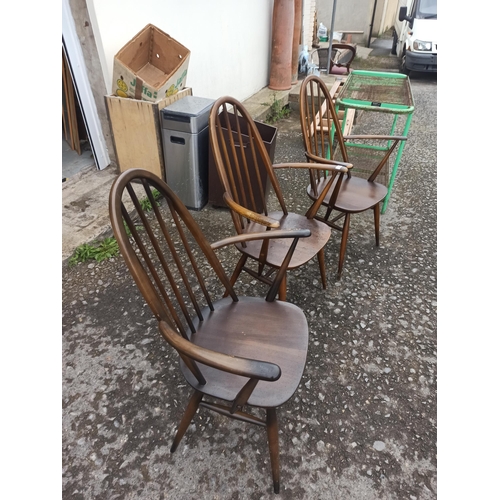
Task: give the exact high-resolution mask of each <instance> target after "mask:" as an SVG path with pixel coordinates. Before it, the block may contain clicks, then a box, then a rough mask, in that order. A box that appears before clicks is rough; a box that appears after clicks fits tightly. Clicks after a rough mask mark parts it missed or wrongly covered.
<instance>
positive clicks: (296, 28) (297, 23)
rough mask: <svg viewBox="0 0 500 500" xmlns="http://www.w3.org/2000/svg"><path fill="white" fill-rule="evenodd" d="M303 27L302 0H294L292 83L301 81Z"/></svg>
mask: <svg viewBox="0 0 500 500" xmlns="http://www.w3.org/2000/svg"><path fill="white" fill-rule="evenodd" d="M301 28H302V0H295V1H294V22H293V41H292V85H295V84H296V83H297V82H298V81H299V44H300V32H301Z"/></svg>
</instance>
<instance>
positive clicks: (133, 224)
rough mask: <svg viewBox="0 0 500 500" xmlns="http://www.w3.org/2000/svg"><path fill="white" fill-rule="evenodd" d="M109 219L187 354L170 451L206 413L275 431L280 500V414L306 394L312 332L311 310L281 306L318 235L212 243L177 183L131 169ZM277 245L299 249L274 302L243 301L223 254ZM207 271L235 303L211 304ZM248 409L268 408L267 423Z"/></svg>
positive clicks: (272, 446) (115, 189) (157, 311)
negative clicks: (306, 242) (304, 245)
mask: <svg viewBox="0 0 500 500" xmlns="http://www.w3.org/2000/svg"><path fill="white" fill-rule="evenodd" d="M155 189H156V190H157V191H158V192H159V193H160V195H161V196H162V198H163V199H161V206H159V205H158V204H157V202H156V201H155V196H154V194H156V193H154V190H155ZM143 200H149V203H150V205H151V206H152V210H151V211H150V212H146V211H145V210H144V209H143V206H144V205H145V204H143V203H142V202H143ZM109 212H110V218H111V225H112V227H113V231H114V234H115V236H116V239H117V241H118V245H119V247H120V251H121V253H122V255H123V258H124V260H125V262H126V264H127V266H128V268H129V270H130V273H131V274H132V276H133V278H134V280H135V282H136V284H137V286H138V288H139V290H140V291H141V293H142V295H143V297H144V299H145V300H146V302H147V303H148V305H149V307H150V308H151V310H152V312H153V314H154V316H155V317H156V319H157V320H158V322H159V329H160V333H161V335H162V336H163V337H164V339H165V340H166V341H167V342H168V343H169V344H170V345H171V346H172V347H173V348H174V349H175V350H176V351H177V352H178V353H179V356H180V360H179V362H180V369H181V371H182V373H183V375H184V377H185V379H186V381H187V382H188V384H189V385H190V386H191V387H192V389H193V392H192V395H191V397H190V400H189V403H188V404H187V408H186V410H185V414H184V416H183V418H182V420H181V422H180V424H179V427H178V430H177V433H176V435H175V438H174V441H173V444H172V447H171V450H170V451H171V452H174V451H175V450H176V448H177V447H178V445H179V442H180V441H181V439H182V437H183V435H184V433H185V432H186V430H187V428H188V427H189V424H190V422H191V420H192V418H193V416H194V414H195V413H196V411H197V409H198V407H200V406H201V407H203V408H207V409H210V410H213V411H215V412H218V413H220V414H222V415H225V416H227V417H231V418H234V419H236V420H240V421H243V422H246V423H252V424H256V425H259V426H262V427H265V428H266V429H267V436H268V441H269V450H270V456H271V469H272V477H273V484H274V491H275V493H278V492H279V487H280V486H279V485H280V482H279V446H278V423H277V415H276V408H277V407H279V406H281V405H282V404H284V403H285V402H286V401H288V400H289V399H290V398H291V397H292V395H293V394H294V392H295V390H296V389H297V387H298V384H299V382H300V379H301V376H302V373H303V371H304V366H305V363H306V357H307V347H308V336H309V333H308V326H307V321H306V318H305V316H304V313H303V312H302V310H301V309H299V308H298V307H297V306H295V305H293V304H290V303H288V302H282V301H275V300H274V298H275V296H276V294H277V292H278V289H279V286H280V280H282V279H283V278H284V276H285V273H286V269H287V268H288V265H289V263H290V261H291V260H292V255H293V252H294V250H295V248H296V246H297V243H298V241H299V239H300V238H307V237H308V236H310V231H309V230H299V231H267V232H263V233H249V234H244V235H239V236H234V237H231V238H227V239H225V240H222V241H219V242H217V243H214V244H212V245H210V244H209V243H208V241H207V240H206V239H205V237H204V236H203V234H202V232H201V230H200V228H199V226H198V225H197V223H196V222H195V220H194V219H193V217H192V215H191V214H190V212H189V211H188V210H187V209H186V207H185V206H184V205H183V204H182V202H181V201H180V200H179V198H178V197H177V196H176V195H175V193H174V192H173V191H172V190H171V189H170V188H169V187H168V185H166V184H165V183H164V182H163V181H162V180H161V179H159V178H158V177H157V176H155V175H154V174H152V173H151V172H147V171H145V170H141V169H132V170H127V171H125V172H123V173H122V174H121V175H120V176H119V177H118V178H117V179H116V181H115V182H114V184H113V186H112V188H111V192H110V197H109ZM135 214H137V216H135ZM276 238H280V239H287V241H290V245H288V247H287V251H286V253H285V255H284V258H283V262H282V265H281V267H280V268H279V270H278V272H277V274H276V279H275V280H274V281H273V283H272V284H271V287H270V288H269V292H268V294H267V297H266V298H265V299H264V298H255V297H237V296H236V293H235V291H234V289H233V287H232V285H231V283H230V281H229V279H228V278H227V276H226V274H225V272H224V269H223V267H222V265H221V263H220V261H219V260H218V258H217V256H216V254H215V250H216V249H219V248H221V247H223V246H226V245H233V244H242V243H243V242H251V241H253V240H255V239H260V240H265V241H271V240H274V239H276ZM207 264H208V265H207ZM207 269H211V270H212V271H213V272H214V273H215V275H216V276H215V277H216V278H217V277H218V279H219V280H220V282H222V285H223V286H224V287H225V289H226V291H227V293H228V295H229V296H228V297H226V298H223V299H219V300H213V299H212V298H211V291H212V289H213V288H214V287H215V288H219V287H218V286H216V285H214V283H215V284H217V283H219V281H217V280H216V279H215V280H212V281H209V280H208V279H207V277H206V276H204V274H205V270H207ZM219 285H220V283H219ZM206 397H209V398H215V399H216V400H217V401H218V402H216V403H214V402H211V401H209V400H207V399H206ZM221 402H226V404H222V403H221ZM227 403H228V404H227ZM243 407H245V408H246V407H257V408H263V409H265V418H261V417H259V416H257V415H255V414H253V413H248V412H247V411H243Z"/></svg>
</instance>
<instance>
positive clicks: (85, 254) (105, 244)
mask: <svg viewBox="0 0 500 500" xmlns="http://www.w3.org/2000/svg"><path fill="white" fill-rule="evenodd" d="M119 253H120V250H119V248H118V242H117V241H116V240H115V239H114V238H105V239H104V240H102V241H101V242H100V243H99V244H98V245H91V244H89V243H84V244H83V245H80V246H79V247H78V248H77V249H76V250H75V252H74V253H73V255H72V257H71V258H70V259H69V261H68V264H69V265H70V266H74V265H76V264H78V262H87V261H89V260H95V261H97V262H101V261H103V260H104V259H109V258H111V257H116V256H117V255H118V254H119Z"/></svg>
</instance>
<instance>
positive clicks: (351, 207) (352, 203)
mask: <svg viewBox="0 0 500 500" xmlns="http://www.w3.org/2000/svg"><path fill="white" fill-rule="evenodd" d="M327 182H328V177H327V178H322V179H321V181H320V182H319V183H318V187H317V189H318V193H321V192H322V191H323V189H324V187H325V185H326V183H327ZM336 183H337V181H335V182H334V183H333V185H332V187H331V188H330V190H329V192H328V194H327V195H326V198H325V201H324V203H323V204H324V205H327V204H328V200H329V199H330V196H331V194H332V192H333V189H334V187H335V184H336ZM307 194H308V195H309V197H310V198H311V199H313V200H315V199H316V196H315V195H314V193H313V191H312V189H311V185H309V186H308V187H307ZM386 195H387V187H386V186H384V185H383V184H379V183H378V182H370V181H368V180H366V179H362V178H360V177H354V176H352V177H351V178H350V179H348V178H344V179H343V181H342V186H341V188H340V192H339V195H338V197H337V202H336V203H335V207H334V208H335V209H337V210H341V211H342V212H350V213H356V212H363V211H364V210H368V209H369V208H371V207H373V206H374V205H376V204H377V203H379V202H380V201H382V200H383V199H384V198H385V196H386Z"/></svg>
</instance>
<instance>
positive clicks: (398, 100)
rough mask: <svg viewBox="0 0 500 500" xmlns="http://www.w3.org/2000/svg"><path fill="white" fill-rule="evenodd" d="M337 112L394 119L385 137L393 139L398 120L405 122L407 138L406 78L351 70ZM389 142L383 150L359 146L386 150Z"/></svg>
mask: <svg viewBox="0 0 500 500" xmlns="http://www.w3.org/2000/svg"><path fill="white" fill-rule="evenodd" d="M335 106H336V109H337V111H338V110H339V108H340V107H343V108H345V109H346V111H347V108H352V109H356V110H364V111H374V112H377V113H389V114H393V115H394V119H393V121H392V127H391V131H390V134H389V135H395V130H396V125H397V121H398V118H399V117H402V118H403V119H406V121H405V123H404V130H403V133H402V135H403V136H408V131H409V129H410V123H411V119H412V115H413V111H414V109H415V106H414V104H413V95H412V92H411V87H410V80H409V78H408V76H406V75H403V74H401V73H382V72H378V71H361V70H353V71H351V73H350V75H349V76H348V77H347V80H346V82H345V83H344V85H343V86H342V89H341V90H340V92H339V95H338V97H337V99H336V101H335ZM392 142H393V141H388V144H387V147H383V148H380V147H377V146H366V145H364V146H362V147H364V148H367V147H368V148H372V149H377V150H379V151H380V150H381V149H383V150H386V151H387V150H388V149H389V148H390V146H391V144H392ZM405 142H406V141H401V142H400V144H399V147H398V150H397V154H396V159H395V160H394V165H393V167H392V171H391V174H390V177H389V183H388V186H387V190H388V191H387V196H386V197H385V198H384V202H383V205H382V213H384V212H385V210H386V208H387V204H388V203H389V198H390V195H391V191H392V187H393V185H394V180H395V178H396V174H397V171H398V166H399V162H400V160H401V156H402V154H403V148H404V144H405ZM346 145H347V146H350V147H361V146H360V145H359V144H353V143H349V142H346Z"/></svg>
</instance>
